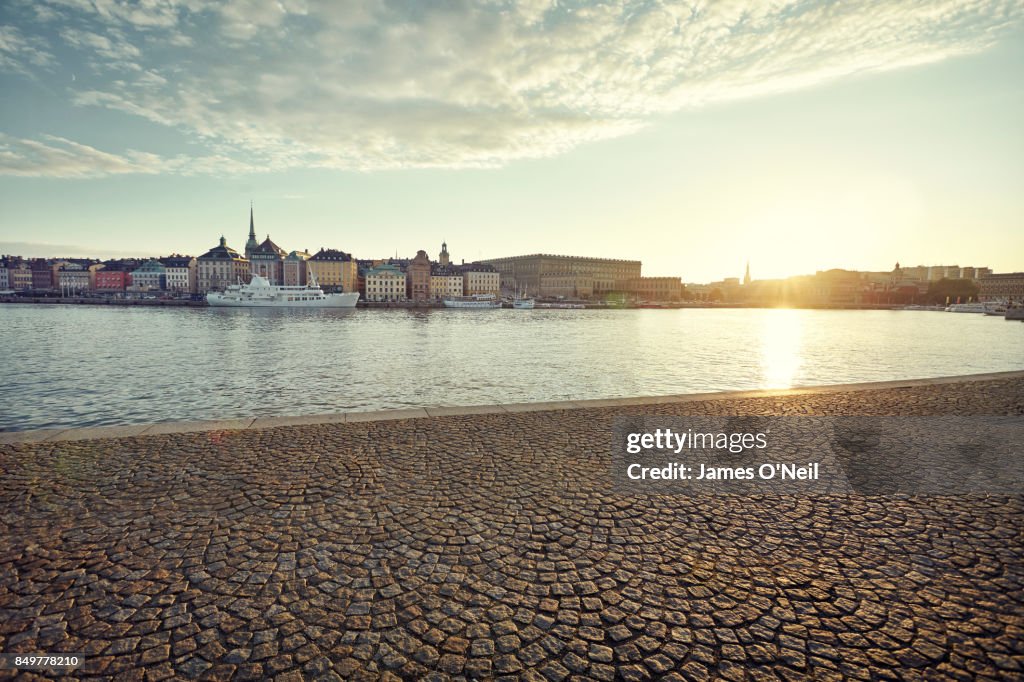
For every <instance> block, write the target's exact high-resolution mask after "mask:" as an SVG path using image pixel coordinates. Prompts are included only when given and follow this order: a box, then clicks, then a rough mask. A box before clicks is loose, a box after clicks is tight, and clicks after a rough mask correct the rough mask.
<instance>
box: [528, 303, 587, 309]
mask: <svg viewBox="0 0 1024 682" xmlns="http://www.w3.org/2000/svg"><path fill="white" fill-rule="evenodd" d="M537 307H538V308H557V309H559V310H584V309H585V308H586V307H587V306H585V305H584V304H582V303H538V304H537Z"/></svg>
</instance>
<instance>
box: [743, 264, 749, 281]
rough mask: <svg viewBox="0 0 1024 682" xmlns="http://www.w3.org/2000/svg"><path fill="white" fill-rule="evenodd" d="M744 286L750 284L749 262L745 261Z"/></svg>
mask: <svg viewBox="0 0 1024 682" xmlns="http://www.w3.org/2000/svg"><path fill="white" fill-rule="evenodd" d="M743 284H744V286H745V285H747V284H750V261H747V272H746V274H744V275H743Z"/></svg>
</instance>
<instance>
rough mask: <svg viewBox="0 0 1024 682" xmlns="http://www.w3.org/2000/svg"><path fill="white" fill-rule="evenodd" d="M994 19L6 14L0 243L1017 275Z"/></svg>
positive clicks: (727, 269)
mask: <svg viewBox="0 0 1024 682" xmlns="http://www.w3.org/2000/svg"><path fill="white" fill-rule="evenodd" d="M1022 16H1024V7H1022V5H1021V3H1019V2H988V1H980V0H979V1H964V2H947V1H945V0H925V1H920V2H890V1H886V2H882V1H880V0H879V1H877V2H870V1H868V2H853V3H836V2H786V1H784V0H780V1H779V2H772V3H747V4H746V5H744V4H742V3H734V2H714V3H710V2H687V3H671V2H609V3H570V2H558V3H549V2H540V1H536V2H523V3H507V2H479V3H468V2H450V3H430V8H429V9H427V8H426V6H425V5H424V4H423V3H415V2H406V3H401V2H385V1H372V2H346V3H337V2H313V1H311V0H310V1H301V2H300V1H292V0H281V1H280V2H278V1H276V0H275V1H273V2H263V1H261V0H245V1H244V2H240V1H229V2H217V3H214V2H208V1H207V0H181V1H177V0H168V1H157V0H148V1H144V2H139V3H128V2H122V1H120V0H40V1H35V2H29V1H27V0H8V1H7V2H5V3H3V4H2V5H0V90H2V93H3V94H0V250H2V251H5V252H16V253H22V254H25V255H96V256H105V255H121V254H138V255H159V254H166V253H170V252H172V251H173V252H185V253H192V254H199V253H202V252H203V251H204V250H206V249H207V248H209V247H210V246H212V245H214V244H215V243H216V241H217V239H218V238H219V236H220V235H221V234H222V233H223V234H225V235H226V236H227V238H228V241H229V243H230V244H232V245H234V246H235V247H236V248H241V246H242V245H243V243H244V239H245V235H246V232H247V229H248V207H249V201H250V200H252V201H254V202H255V206H256V227H257V232H258V233H259V234H260V236H261V237H262V236H263V235H265V234H267V233H269V234H270V235H271V236H272V238H273V239H274V240H275V241H276V242H277V243H279V244H280V245H281V246H283V247H284V248H286V249H293V248H297V249H302V248H308V249H317V248H319V247H321V246H326V247H333V248H341V249H344V250H346V251H351V252H353V253H355V254H356V255H357V256H359V257H381V256H387V255H393V254H394V253H396V252H398V253H399V254H401V255H412V254H414V253H415V251H416V250H417V249H420V248H424V249H427V250H428V252H430V253H431V254H436V252H437V251H438V250H439V247H440V242H441V241H442V240H443V239H444V240H447V241H448V244H449V249H450V251H451V252H452V255H453V257H454V258H455V259H456V260H459V259H463V258H464V259H467V260H471V259H476V258H487V257H496V256H504V255H516V254H521V253H534V252H547V253H573V254H580V255H591V256H603V257H622V258H637V259H641V260H643V261H644V272H645V274H651V275H679V276H682V277H683V278H684V279H685V280H686V281H709V280H712V279H717V278H720V277H724V276H738V275H740V274H742V269H743V264H744V263H745V262H746V261H747V260H748V259H749V260H750V261H751V263H752V271H753V274H754V276H755V277H774V276H784V275H789V274H799V273H804V272H813V271H814V270H816V269H821V268H829V267H847V268H856V269H888V268H891V267H892V265H893V263H894V262H895V261H897V260H899V261H901V262H902V263H904V264H918V263H923V264H959V265H978V266H989V267H992V268H994V269H995V270H997V271H1006V270H1020V269H1024V224H1022V223H1024V192H1022V191H1021V188H1022V187H1024V126H1022V125H1021V124H1020V121H1021V120H1024V40H1022V38H1024V27H1022V21H1021V19H1022Z"/></svg>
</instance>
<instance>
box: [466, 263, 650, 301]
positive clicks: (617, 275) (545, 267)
mask: <svg viewBox="0 0 1024 682" xmlns="http://www.w3.org/2000/svg"><path fill="white" fill-rule="evenodd" d="M483 262H484V263H486V264H489V265H493V266H494V268H495V269H496V270H497V271H498V273H500V275H501V286H502V287H503V288H508V289H512V290H514V291H522V290H524V289H525V290H526V291H528V292H529V294H530V295H536V296H542V297H543V296H565V297H567V298H569V297H580V298H589V297H590V296H603V295H605V294H610V293H612V292H623V291H625V290H626V288H627V285H628V283H629V280H631V279H637V278H639V277H640V266H641V263H640V261H638V260H619V259H613V258H583V257H580V256H556V255H552V254H546V253H538V254H533V255H529V256H512V257H510V258H492V259H488V260H485V261H483Z"/></svg>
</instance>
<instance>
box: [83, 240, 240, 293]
mask: <svg viewBox="0 0 1024 682" xmlns="http://www.w3.org/2000/svg"><path fill="white" fill-rule="evenodd" d="M97 274H98V273H97ZM249 278H250V273H249V261H248V260H246V258H245V257H244V256H242V255H241V254H239V253H238V252H237V251H235V250H234V249H232V248H231V247H230V246H228V243H227V240H226V239H224V236H223V235H221V238H220V243H219V244H218V245H217V246H215V247H213V248H212V249H210V250H209V251H207V252H206V253H204V254H203V255H202V256H199V258H196V291H197V292H199V293H201V294H205V293H207V292H208V291H213V290H218V289H223V288H224V287H226V286H228V285H231V284H237V283H239V282H241V283H243V284H246V283H248V282H249Z"/></svg>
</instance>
